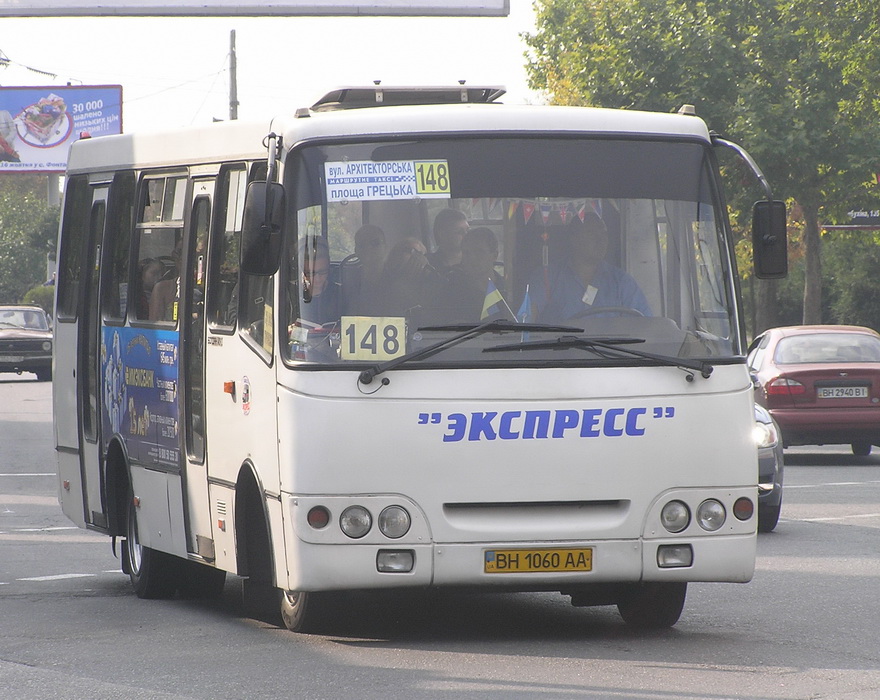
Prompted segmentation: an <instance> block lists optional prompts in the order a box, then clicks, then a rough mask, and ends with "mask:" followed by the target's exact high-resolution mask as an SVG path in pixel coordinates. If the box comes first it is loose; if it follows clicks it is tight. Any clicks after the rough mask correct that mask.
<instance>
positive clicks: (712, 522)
mask: <svg viewBox="0 0 880 700" xmlns="http://www.w3.org/2000/svg"><path fill="white" fill-rule="evenodd" d="M726 519H727V511H726V510H724V506H723V505H722V504H721V503H720V502H719V501H716V500H715V499H714V498H710V499H708V500H706V501H703V502H702V503H701V504H700V507H699V508H697V522H698V523H699V524H700V527H701V528H703V529H704V530H706V531H707V532H715V531H716V530H718V529H719V528H720V527H721V526H722V525H724V521H725V520H726Z"/></svg>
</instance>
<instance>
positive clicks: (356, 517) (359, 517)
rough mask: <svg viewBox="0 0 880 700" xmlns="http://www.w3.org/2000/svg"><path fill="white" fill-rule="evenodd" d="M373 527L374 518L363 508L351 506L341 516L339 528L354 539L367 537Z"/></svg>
mask: <svg viewBox="0 0 880 700" xmlns="http://www.w3.org/2000/svg"><path fill="white" fill-rule="evenodd" d="M372 526H373V517H372V516H371V515H370V511H368V510H367V509H366V508H364V507H363V506H349V507H348V508H346V509H345V510H344V511H342V515H340V516H339V527H341V528H342V531H343V532H344V533H345V534H346V535H348V536H349V537H351V538H353V539H358V538H360V537H363V536H364V535H366V534H367V533H368V532H369V531H370V528H371V527H372Z"/></svg>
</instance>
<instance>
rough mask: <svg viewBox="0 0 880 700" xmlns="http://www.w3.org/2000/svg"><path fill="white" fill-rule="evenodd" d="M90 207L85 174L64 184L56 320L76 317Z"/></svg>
mask: <svg viewBox="0 0 880 700" xmlns="http://www.w3.org/2000/svg"><path fill="white" fill-rule="evenodd" d="M91 206H92V193H91V190H90V189H89V180H88V178H87V177H86V176H85V175H75V176H73V177H72V178H70V182H69V183H68V184H67V193H66V196H65V198H64V225H63V227H62V232H61V246H62V250H61V251H60V254H59V257H58V260H60V261H61V267H60V269H59V270H58V280H57V284H58V304H57V308H56V310H55V313H56V316H57V318H58V319H59V320H70V319H75V318H76V310H77V304H78V303H79V293H80V289H81V287H80V282H81V279H82V274H83V270H84V268H85V267H86V266H85V265H84V264H83V255H84V254H85V243H86V236H87V234H88V231H89V229H88V221H89V210H90V209H91Z"/></svg>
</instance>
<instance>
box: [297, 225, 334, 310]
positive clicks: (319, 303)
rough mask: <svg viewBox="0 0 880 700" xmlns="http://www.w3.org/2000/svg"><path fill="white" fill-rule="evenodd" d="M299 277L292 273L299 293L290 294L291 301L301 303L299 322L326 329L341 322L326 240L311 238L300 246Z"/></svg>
mask: <svg viewBox="0 0 880 700" xmlns="http://www.w3.org/2000/svg"><path fill="white" fill-rule="evenodd" d="M298 264H299V270H300V272H299V274H298V275H297V274H295V273H293V272H292V273H291V276H290V279H291V282H298V287H299V290H298V292H297V290H296V289H295V288H294V289H292V290H291V300H292V301H294V300H298V302H299V315H298V316H295V317H296V318H297V321H300V320H304V321H306V322H307V323H308V325H311V326H315V325H324V324H327V323H336V322H337V321H338V320H339V293H338V288H337V285H336V284H335V283H334V282H333V281H332V280H331V279H330V248H329V247H328V245H327V240H326V239H324V238H319V237H317V236H311V237H309V238H307V239H306V240H304V241H303V242H302V243H301V244H300V246H299V260H298Z"/></svg>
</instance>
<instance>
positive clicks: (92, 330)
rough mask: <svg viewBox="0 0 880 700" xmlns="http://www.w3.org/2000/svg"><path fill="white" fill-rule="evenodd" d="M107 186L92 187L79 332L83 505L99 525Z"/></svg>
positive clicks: (103, 518) (102, 518) (102, 513)
mask: <svg viewBox="0 0 880 700" xmlns="http://www.w3.org/2000/svg"><path fill="white" fill-rule="evenodd" d="M107 193H108V186H107V185H98V186H96V187H93V188H92V206H91V209H90V211H89V223H88V233H87V241H86V252H85V256H86V257H85V265H84V269H83V272H82V282H83V289H82V295H83V296H82V304H81V306H80V309H81V314H80V317H79V322H78V327H77V332H76V336H77V339H76V343H77V351H76V377H77V379H76V387H77V397H78V402H79V407H78V410H77V413H78V415H79V452H80V469H81V475H82V488H83V506H84V511H85V519H86V522H87V523H90V524H92V525H95V526H96V527H99V528H106V527H108V525H109V522H108V519H107V511H106V508H105V506H104V493H103V490H104V489H103V479H102V478H101V471H102V466H103V465H102V462H103V460H102V457H101V420H100V413H99V406H100V401H101V383H100V374H99V372H100V369H99V368H100V364H101V358H100V353H99V348H100V347H101V342H100V333H101V313H100V309H99V308H98V286H99V285H98V280H99V278H100V275H99V270H100V264H101V241H102V238H103V233H104V222H105V219H106V214H107Z"/></svg>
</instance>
